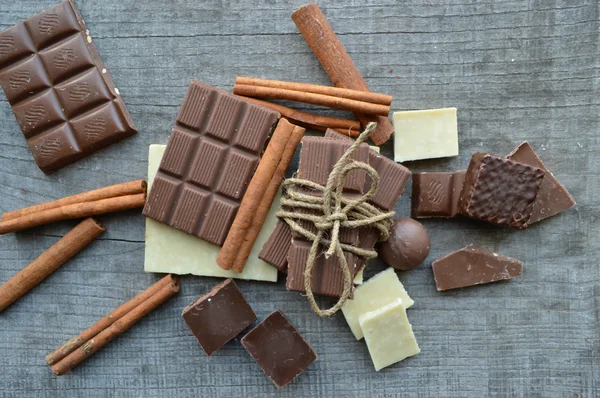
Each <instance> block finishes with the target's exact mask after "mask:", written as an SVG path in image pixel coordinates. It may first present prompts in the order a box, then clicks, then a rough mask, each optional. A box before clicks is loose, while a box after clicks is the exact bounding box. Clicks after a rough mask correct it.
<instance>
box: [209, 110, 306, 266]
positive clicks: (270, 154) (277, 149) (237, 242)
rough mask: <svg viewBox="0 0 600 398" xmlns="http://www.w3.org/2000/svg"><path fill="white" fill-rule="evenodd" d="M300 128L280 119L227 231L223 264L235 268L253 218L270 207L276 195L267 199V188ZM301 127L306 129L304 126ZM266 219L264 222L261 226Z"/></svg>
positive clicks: (221, 261)
mask: <svg viewBox="0 0 600 398" xmlns="http://www.w3.org/2000/svg"><path fill="white" fill-rule="evenodd" d="M296 129H300V127H298V126H295V125H293V124H291V123H290V122H288V121H287V120H285V119H280V120H279V123H278V124H277V127H276V128H275V132H274V133H273V136H272V137H271V141H269V145H268V146H267V149H266V150H265V153H264V155H263V156H262V158H261V160H260V163H259V164H258V167H257V168H256V172H255V173H254V176H253V177H252V180H250V184H249V185H248V188H247V190H246V193H245V194H244V197H243V199H242V203H241V204H240V207H239V209H238V212H237V215H236V216H235V219H234V221H233V224H232V225H231V228H230V230H229V233H228V234H227V238H226V239H225V243H224V244H223V247H222V248H221V250H220V251H219V255H218V256H217V264H218V265H219V267H221V268H223V269H232V267H233V264H234V262H235V259H236V257H237V253H238V250H239V248H240V246H241V244H242V242H243V241H244V239H245V237H246V234H247V233H248V231H249V229H250V228H251V226H252V221H253V218H254V217H255V215H256V212H257V210H258V209H259V207H266V208H267V209H268V208H270V207H271V203H272V201H273V198H271V200H270V201H269V200H267V199H268V198H265V197H264V196H265V190H266V189H267V187H268V186H269V184H270V182H271V180H272V179H273V175H274V174H275V171H276V170H277V167H278V166H279V164H280V162H281V158H282V156H283V153H284V151H285V149H286V147H287V144H288V142H289V140H290V137H291V135H292V133H293V132H294V131H295V130H296ZM301 130H302V133H303V132H304V129H301ZM279 182H281V180H280V181H279ZM263 222H264V219H263V220H262V221H261V223H260V224H261V226H262V223H263ZM244 264H245V261H244ZM244 264H242V265H241V267H239V270H235V271H237V272H242V270H243V268H244Z"/></svg>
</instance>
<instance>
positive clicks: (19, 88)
mask: <svg viewBox="0 0 600 398" xmlns="http://www.w3.org/2000/svg"><path fill="white" fill-rule="evenodd" d="M0 85H2V88H3V90H4V93H5V94H6V98H7V99H8V102H9V103H10V105H11V107H12V110H13V113H14V114H15V117H16V119H17V122H18V123H19V126H20V127H21V130H22V131H23V135H24V136H25V139H26V140H27V143H28V144H29V148H30V149H31V152H32V154H33V157H34V159H35V162H36V163H37V165H38V167H39V168H40V169H41V170H42V171H43V172H44V173H50V172H52V171H55V170H58V169H60V168H62V167H64V166H67V165H69V164H71V163H73V162H75V161H77V160H80V159H82V158H84V157H86V156H88V155H91V154H92V153H94V152H96V151H97V150H99V149H102V148H105V147H107V146H109V145H111V144H113V143H115V142H118V141H121V140H123V139H124V138H127V137H129V136H132V135H134V134H135V133H136V129H135V126H134V124H133V121H132V120H131V117H130V116H129V113H128V112H127V109H126V108H125V104H124V103H123V100H122V99H121V97H120V94H119V90H118V89H117V88H116V87H115V84H114V83H113V81H112V79H111V77H110V73H108V71H107V70H106V68H105V66H104V64H103V62H102V60H101V59H100V56H99V55H98V51H97V50H96V47H95V46H94V44H92V38H91V36H90V35H89V31H88V30H87V29H86V26H85V24H84V22H83V19H82V18H81V15H80V14H79V12H78V10H77V8H76V7H75V4H74V3H73V2H72V1H70V0H68V1H63V2H62V3H60V4H58V5H56V6H54V7H52V8H49V9H47V10H46V11H44V12H41V13H39V14H37V15H35V16H33V17H31V18H29V19H27V20H25V21H23V22H20V23H18V24H16V25H14V26H12V27H10V28H8V29H6V30H4V31H3V32H0Z"/></svg>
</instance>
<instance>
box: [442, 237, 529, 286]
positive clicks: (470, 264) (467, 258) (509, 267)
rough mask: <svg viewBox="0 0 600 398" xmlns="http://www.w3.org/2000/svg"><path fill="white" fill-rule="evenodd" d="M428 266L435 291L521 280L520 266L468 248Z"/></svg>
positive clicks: (470, 247)
mask: <svg viewBox="0 0 600 398" xmlns="http://www.w3.org/2000/svg"><path fill="white" fill-rule="evenodd" d="M431 266H432V269H433V277H434V278H435V284H436V285H437V290H449V289H456V288H459V287H465V286H473V285H480V284H483V283H490V282H496V281H501V280H505V279H511V278H515V277H517V276H521V270H522V268H523V263H522V262H521V261H519V260H515V259H514V258H510V257H505V256H500V255H498V254H496V253H491V252H487V251H485V250H482V249H479V248H477V247H474V246H473V245H471V246H467V247H465V248H464V249H462V250H459V251H456V252H454V253H450V254H448V255H446V256H444V257H441V258H438V259H437V260H435V261H434V262H433V263H432V264H431Z"/></svg>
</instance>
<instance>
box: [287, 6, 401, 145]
mask: <svg viewBox="0 0 600 398" xmlns="http://www.w3.org/2000/svg"><path fill="white" fill-rule="evenodd" d="M292 20H293V21H294V23H295V24H296V26H297V27H298V30H299V31H300V33H302V36H304V39H305V40H306V42H307V43H308V45H309V46H310V48H311V49H312V50H313V52H314V53H315V55H316V56H317V58H318V60H319V62H320V63H321V65H322V66H323V69H325V71H326V72H327V74H328V75H329V78H330V79H331V81H332V82H333V84H334V85H335V86H336V87H343V88H350V89H353V90H362V91H369V87H368V86H367V84H366V83H365V81H364V79H363V78H362V76H361V75H360V72H359V71H358V69H356V66H354V63H353V62H352V60H351V59H350V56H348V53H347V52H346V50H345V49H344V46H343V45H342V43H341V42H340V40H339V39H338V38H337V36H336V35H335V33H334V31H333V29H332V28H331V26H330V25H329V23H328V22H327V19H326V18H325V16H324V15H323V13H322V12H321V10H320V9H319V7H318V6H317V5H316V4H314V3H313V4H308V5H305V6H303V7H301V8H299V9H298V10H296V11H295V12H294V13H293V14H292ZM355 115H356V117H357V119H358V120H360V122H361V124H362V125H363V127H366V125H367V124H368V123H369V122H371V121H375V122H377V128H376V129H375V131H374V132H373V133H372V134H371V139H372V140H373V142H374V143H375V144H376V145H382V144H383V143H385V142H386V141H387V140H388V139H389V138H390V136H391V135H392V133H393V132H394V128H393V127H392V123H390V120H389V119H388V118H387V116H386V117H383V116H378V117H373V116H367V115H364V114H358V113H356V114H355Z"/></svg>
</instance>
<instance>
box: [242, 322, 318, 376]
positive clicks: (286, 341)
mask: <svg viewBox="0 0 600 398" xmlns="http://www.w3.org/2000/svg"><path fill="white" fill-rule="evenodd" d="M242 345H243V346H244V348H245V349H246V351H248V354H250V355H251V356H252V358H254V360H255V361H256V363H258V365H259V366H260V367H261V368H262V370H263V372H265V374H266V375H267V376H268V377H269V378H270V379H271V381H272V382H273V383H274V384H275V385H276V386H277V387H279V388H283V387H285V386H286V385H288V384H289V383H290V382H291V381H292V380H294V379H295V378H296V377H297V376H298V375H299V374H300V373H302V372H304V370H306V368H308V367H309V366H310V365H311V364H312V363H313V362H314V361H315V360H316V359H317V354H316V353H315V351H314V350H313V348H312V347H311V346H310V344H308V343H307V342H306V341H305V340H304V338H303V337H302V336H301V335H300V333H298V330H296V328H295V327H294V325H292V324H291V323H290V321H288V319H287V318H286V317H285V316H284V315H283V314H282V313H281V311H275V312H273V313H271V315H269V316H268V317H267V318H265V320H264V321H262V322H261V323H259V324H258V326H256V327H255V328H254V329H252V330H251V331H249V332H248V334H246V335H245V336H244V337H243V338H242Z"/></svg>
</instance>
